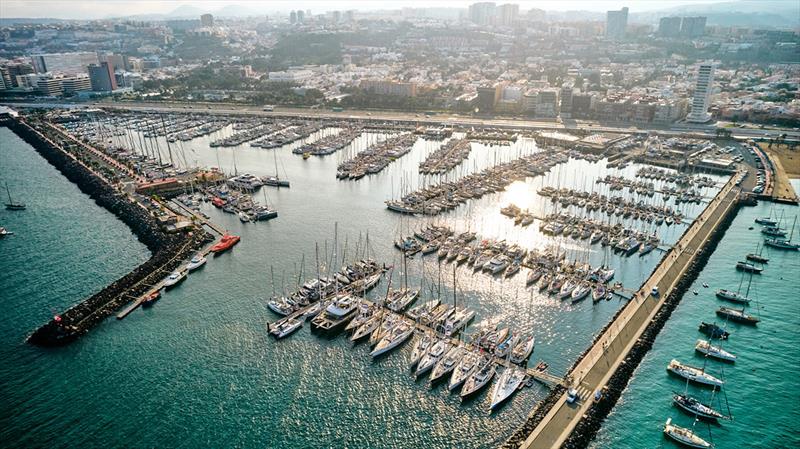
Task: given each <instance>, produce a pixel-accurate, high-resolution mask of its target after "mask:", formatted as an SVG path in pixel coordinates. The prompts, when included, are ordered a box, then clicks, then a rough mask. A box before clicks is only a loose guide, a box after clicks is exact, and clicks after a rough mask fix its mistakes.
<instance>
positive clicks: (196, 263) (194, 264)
mask: <svg viewBox="0 0 800 449" xmlns="http://www.w3.org/2000/svg"><path fill="white" fill-rule="evenodd" d="M207 261H208V259H206V258H205V257H203V256H201V255H199V254H198V255H196V256H194V257H192V260H190V261H189V264H188V265H186V269H187V270H189V272H190V273H191V272H192V271H194V270H199V269H200V268H202V267H203V265H205V264H206V262H207Z"/></svg>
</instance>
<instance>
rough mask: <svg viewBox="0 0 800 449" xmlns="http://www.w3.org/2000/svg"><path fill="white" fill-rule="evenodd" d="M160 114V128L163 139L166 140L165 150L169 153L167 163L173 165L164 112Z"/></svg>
mask: <svg viewBox="0 0 800 449" xmlns="http://www.w3.org/2000/svg"><path fill="white" fill-rule="evenodd" d="M160 115H161V128H162V129H163V130H164V140H166V141H167V152H168V153H169V163H170V165H172V166H173V167H174V166H175V162H174V161H173V160H172V147H171V146H170V144H169V137H168V136H167V125H166V124H165V123H164V114H160Z"/></svg>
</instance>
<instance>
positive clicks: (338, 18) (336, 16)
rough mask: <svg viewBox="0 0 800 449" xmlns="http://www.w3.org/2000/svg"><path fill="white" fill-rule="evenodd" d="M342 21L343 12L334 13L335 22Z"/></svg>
mask: <svg viewBox="0 0 800 449" xmlns="http://www.w3.org/2000/svg"><path fill="white" fill-rule="evenodd" d="M341 21H342V12H341V11H334V12H333V22H334V23H339V22H341Z"/></svg>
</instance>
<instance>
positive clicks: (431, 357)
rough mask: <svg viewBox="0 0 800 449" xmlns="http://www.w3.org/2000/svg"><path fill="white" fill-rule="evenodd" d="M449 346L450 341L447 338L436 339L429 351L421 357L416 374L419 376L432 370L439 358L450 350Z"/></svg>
mask: <svg viewBox="0 0 800 449" xmlns="http://www.w3.org/2000/svg"><path fill="white" fill-rule="evenodd" d="M449 347H450V343H448V342H447V340H445V339H439V340H436V342H435V343H433V345H432V346H431V347H430V349H429V350H428V352H427V353H426V354H425V355H423V356H422V358H421V359H420V361H419V363H418V364H417V370H416V371H415V372H414V375H415V376H417V377H419V376H421V375H423V374H425V373H427V372H428V371H430V370H431V369H432V368H433V367H434V366H435V365H436V364H437V363H439V360H441V358H442V357H444V354H445V353H446V352H447V351H448V349H449Z"/></svg>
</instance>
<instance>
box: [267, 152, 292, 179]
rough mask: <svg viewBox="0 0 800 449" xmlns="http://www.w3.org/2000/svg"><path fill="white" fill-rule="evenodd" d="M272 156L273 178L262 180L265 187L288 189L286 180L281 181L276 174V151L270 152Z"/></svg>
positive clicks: (268, 177)
mask: <svg viewBox="0 0 800 449" xmlns="http://www.w3.org/2000/svg"><path fill="white" fill-rule="evenodd" d="M272 155H273V157H274V159H275V176H265V177H264V178H263V179H262V180H263V181H264V185H265V186H272V187H278V188H280V187H289V180H288V179H281V178H280V176H279V174H278V150H277V149H275V150H273V151H272Z"/></svg>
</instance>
